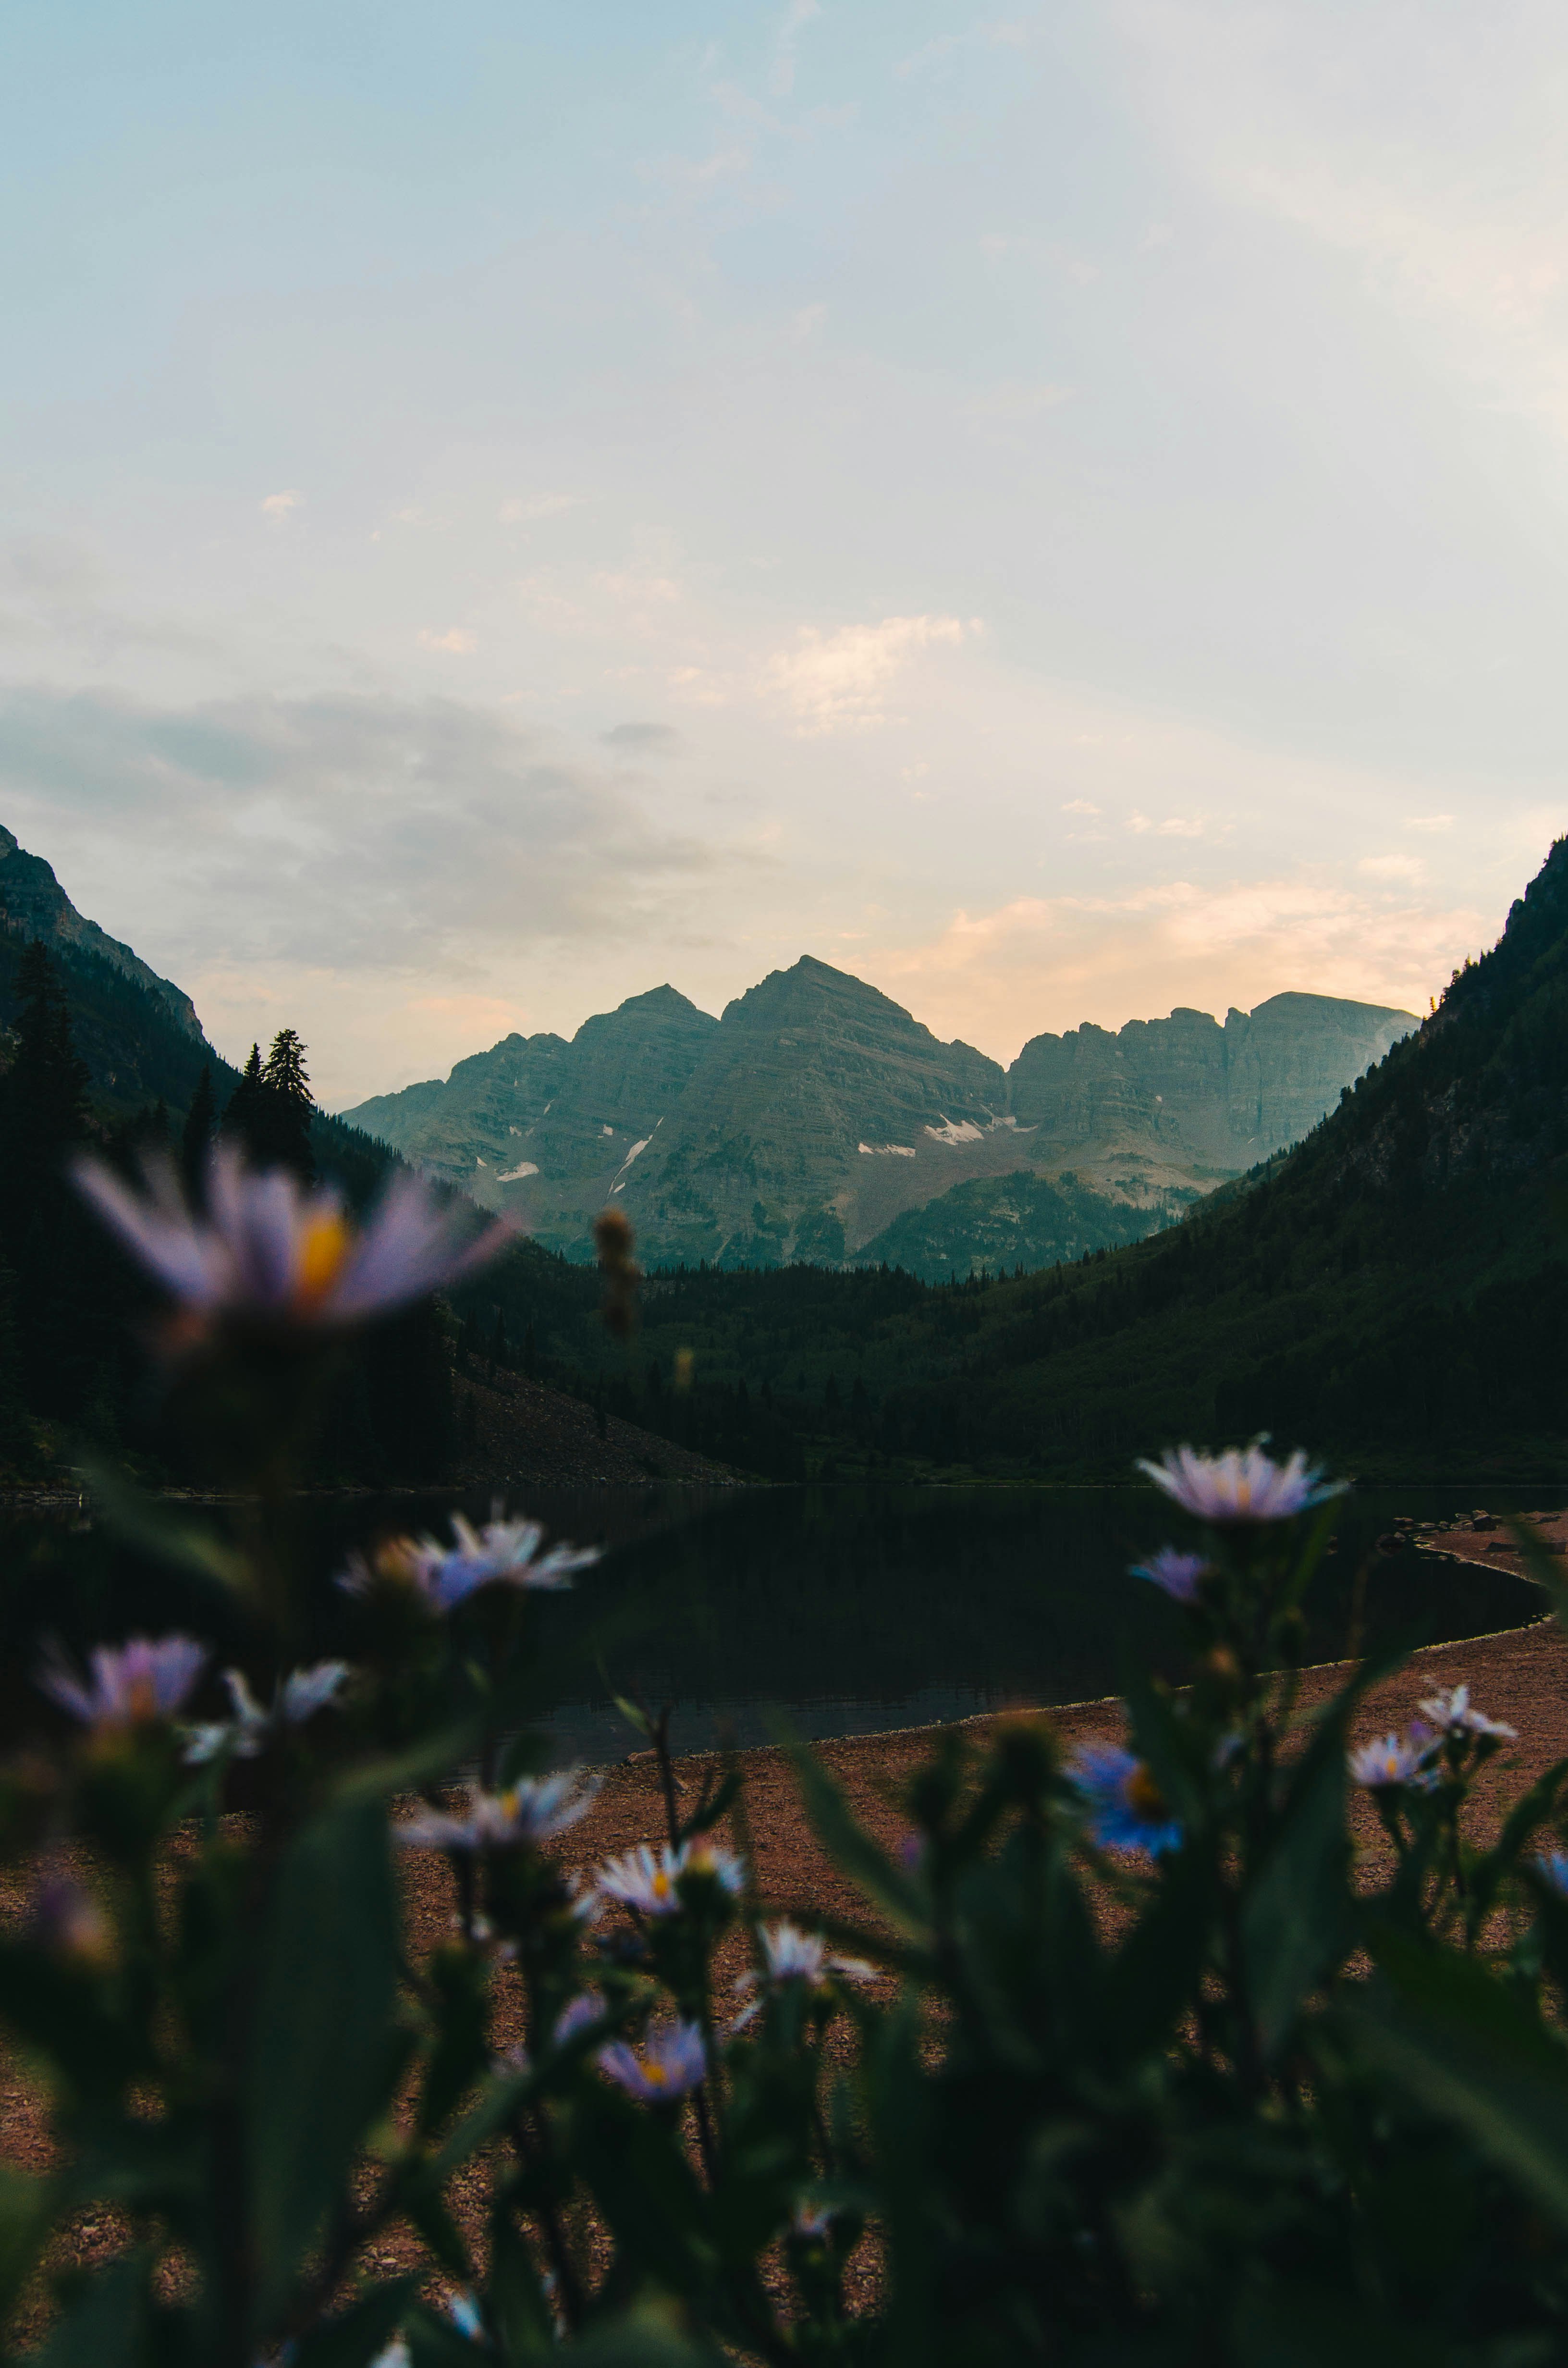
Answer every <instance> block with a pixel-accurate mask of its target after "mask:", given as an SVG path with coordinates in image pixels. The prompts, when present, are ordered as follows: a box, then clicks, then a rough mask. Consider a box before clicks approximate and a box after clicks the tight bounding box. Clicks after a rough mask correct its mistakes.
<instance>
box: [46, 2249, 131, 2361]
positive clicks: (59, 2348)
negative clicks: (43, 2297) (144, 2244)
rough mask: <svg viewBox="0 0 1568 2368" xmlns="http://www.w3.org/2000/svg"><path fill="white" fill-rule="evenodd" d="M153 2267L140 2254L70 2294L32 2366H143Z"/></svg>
mask: <svg viewBox="0 0 1568 2368" xmlns="http://www.w3.org/2000/svg"><path fill="white" fill-rule="evenodd" d="M150 2267H151V2261H150V2259H149V2257H148V2255H147V2254H146V2253H145V2252H137V2253H126V2254H123V2255H122V2256H121V2257H120V2259H119V2260H117V2261H111V2262H110V2264H109V2266H108V2269H107V2270H101V2271H99V2272H98V2273H97V2276H96V2277H95V2278H93V2279H92V2280H91V2282H90V2283H88V2284H87V2285H86V2286H85V2287H84V2288H83V2289H82V2290H81V2291H80V2292H79V2293H78V2294H74V2295H73V2296H72V2298H71V2300H70V2302H69V2303H68V2304H67V2305H66V2307H65V2309H64V2311H63V2312H62V2315H61V2317H59V2318H58V2319H57V2320H56V2322H55V2324H54V2326H53V2327H52V2328H51V2330H50V2333H49V2337H48V2340H47V2341H46V2342H45V2343H44V2346H43V2349H42V2350H41V2351H36V2352H34V2353H33V2354H32V2356H31V2358H30V2359H29V2360H28V2368H139V2363H140V2361H141V2357H142V2336H143V2333H144V2332H145V2329H146V2324H147V2272H148V2271H149V2269H150Z"/></svg>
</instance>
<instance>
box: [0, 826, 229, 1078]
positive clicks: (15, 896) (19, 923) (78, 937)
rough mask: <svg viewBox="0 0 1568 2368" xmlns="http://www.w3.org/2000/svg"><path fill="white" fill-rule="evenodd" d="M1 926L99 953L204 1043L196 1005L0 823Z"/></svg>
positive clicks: (49, 943)
mask: <svg viewBox="0 0 1568 2368" xmlns="http://www.w3.org/2000/svg"><path fill="white" fill-rule="evenodd" d="M0 928H6V929H8V930H13V931H15V932H16V933H17V935H19V936H22V937H28V938H41V939H42V940H43V942H44V944H45V945H47V946H70V947H73V948H74V949H75V950H76V951H79V952H81V953H85V954H92V955H96V956H97V960H98V961H99V962H108V965H109V967H110V969H111V970H117V971H119V973H120V974H121V975H122V976H123V977H125V978H131V979H134V980H135V982H136V984H137V985H138V986H142V987H145V988H146V989H147V991H148V993H149V994H151V995H155V996H157V998H158V1000H159V1001H160V1003H163V1004H165V1005H166V1006H167V1008H168V1009H169V1011H170V1012H171V1013H172V1014H173V1016H174V1018H175V1019H176V1023H177V1024H178V1026H179V1027H180V1028H182V1029H183V1030H185V1033H186V1034H187V1036H190V1037H193V1038H194V1039H195V1041H196V1042H198V1043H199V1044H204V1043H205V1042H206V1039H205V1037H204V1036H203V1035H202V1032H201V1022H200V1020H199V1019H198V1018H197V1016H196V1006H195V1005H194V1004H193V1003H192V1001H191V999H190V997H189V996H188V995H186V994H184V993H182V991H181V990H180V988H178V987H177V986H176V985H173V984H172V983H171V982H170V981H169V980H168V979H166V978H160V977H159V975H158V973H157V972H156V971H155V970H153V969H151V968H150V967H149V966H148V964H147V963H146V962H143V961H142V957H141V955H140V954H136V953H132V951H131V948H130V947H129V946H123V945H121V944H120V942H119V939H118V938H111V937H110V936H109V935H108V931H107V930H105V929H100V928H99V927H98V925H97V922H96V921H89V920H87V919H85V916H83V915H82V914H80V913H78V911H77V910H76V907H75V905H73V903H72V902H71V899H70V897H69V896H68V895H67V894H65V891H64V889H63V888H62V886H61V884H60V882H59V881H58V880H57V879H56V878H55V876H54V871H53V869H52V867H51V865H50V864H48V863H46V862H45V861H44V860H43V858H42V856H41V855H29V854H28V851H27V849H26V848H24V847H23V846H22V845H21V844H20V842H19V841H18V840H17V837H16V836H15V834H14V833H13V832H11V831H9V830H7V829H6V826H5V825H4V824H3V823H0Z"/></svg>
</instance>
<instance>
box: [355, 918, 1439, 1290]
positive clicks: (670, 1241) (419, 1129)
mask: <svg viewBox="0 0 1568 2368" xmlns="http://www.w3.org/2000/svg"><path fill="white" fill-rule="evenodd" d="M1412 1024H1413V1023H1412V1022H1411V1019H1410V1017H1409V1015H1408V1014H1407V1013H1403V1012H1387V1011H1378V1010H1376V1009H1374V1008H1371V1007H1369V1006H1366V1005H1362V1004H1352V1003H1346V1002H1343V1001H1340V1000H1339V999H1337V998H1335V997H1333V996H1311V995H1294V994H1292V995H1284V996H1271V997H1270V998H1269V1000H1268V1002H1267V1003H1266V1004H1260V1005H1259V1006H1258V1008H1257V1010H1256V1012H1254V1013H1251V1014H1249V1013H1246V1012H1241V1011H1233V1012H1232V1013H1230V1014H1229V1016H1228V1017H1227V1019H1226V1020H1225V1022H1224V1024H1223V1025H1222V1026H1221V1023H1220V1022H1219V1021H1218V1020H1216V1019H1214V1018H1213V1017H1212V1015H1211V1014H1210V1013H1209V1012H1206V1011H1195V1010H1188V1009H1178V1010H1176V1011H1175V1012H1173V1013H1172V1014H1171V1015H1170V1017H1169V1018H1168V1019H1157V1020H1131V1021H1129V1023H1128V1024H1127V1026H1126V1027H1125V1028H1123V1029H1122V1030H1119V1032H1117V1033H1115V1034H1113V1033H1111V1032H1110V1031H1109V1030H1106V1029H1102V1028H1096V1027H1093V1026H1085V1027H1084V1028H1080V1029H1073V1030H1068V1031H1067V1033H1066V1034H1065V1035H1064V1036H1051V1035H1043V1036H1038V1037H1036V1038H1034V1039H1033V1040H1031V1042H1029V1043H1028V1044H1027V1045H1026V1046H1025V1048H1024V1050H1023V1052H1022V1053H1021V1054H1020V1055H1019V1057H1018V1059H1017V1061H1016V1062H1015V1063H1014V1064H1013V1068H1012V1070H1011V1071H1010V1072H1008V1071H1005V1070H1004V1069H1003V1068H1002V1067H1001V1066H1000V1064H998V1063H997V1062H995V1061H993V1060H990V1059H988V1058H987V1056H986V1055H985V1054H984V1053H979V1052H977V1051H975V1049H974V1048H973V1046H972V1045H969V1044H965V1043H962V1042H952V1043H944V1042H942V1041H941V1040H940V1039H939V1038H938V1037H937V1036H935V1035H934V1034H933V1033H932V1031H931V1030H930V1029H928V1028H927V1027H926V1026H925V1025H924V1024H923V1022H921V1021H920V1020H918V1019H915V1016H914V1015H913V1013H911V1012H909V1011H907V1010H906V1009H905V1008H904V1007H903V1005H902V1004H900V1003H896V1002H894V1000H893V999H892V996H888V995H884V994H883V993H882V992H881V989H880V988H878V987H875V986H871V985H868V983H867V982H866V981H865V980H864V979H860V978H857V977H855V975H854V974H853V973H851V972H849V971H844V970H839V969H836V968H835V966H834V965H833V964H832V963H831V962H823V961H822V960H820V959H819V958H818V957H817V956H816V955H814V954H802V955H801V958H800V960H799V961H798V962H791V963H790V965H789V966H788V968H786V969H782V970H775V971H770V972H769V973H767V976H766V977H765V978H763V979H760V980H759V981H758V982H757V984H756V985H755V986H752V987H748V988H747V989H746V991H745V993H744V995H739V996H735V997H733V1000H732V1001H730V1002H729V1003H727V1004H726V1005H725V1006H724V1008H723V1011H722V1014H721V1015H720V1017H719V1018H718V1019H712V1018H711V1017H710V1015H709V1014H708V1013H706V1012H703V1011H700V1010H699V1009H698V1008H697V1007H696V1006H695V1005H694V1004H692V1003H690V1002H689V1001H688V1000H687V997H686V996H683V995H681V994H679V993H677V991H676V989H675V988H674V987H673V986H670V985H667V984H666V985H664V986H660V987H654V988H653V989H652V990H651V991H650V992H649V993H647V994H645V995H638V996H628V997H627V999H626V1000H625V1001H624V1002H623V1003H621V1004H619V1006H618V1007H617V1008H616V1009H615V1010H614V1011H609V1012H602V1013H599V1014H597V1015H596V1016H595V1017H594V1018H593V1019H586V1020H585V1021H584V1023H583V1025H582V1026H581V1027H580V1028H579V1029H578V1030H577V1032H576V1034H575V1035H574V1037H573V1038H572V1040H571V1042H570V1043H567V1042H565V1041H564V1040H563V1039H562V1038H561V1037H559V1036H536V1037H519V1036H512V1037H508V1038H506V1039H504V1040H503V1041H502V1042H501V1043H499V1044H496V1045H494V1046H492V1048H491V1050H490V1051H489V1052H488V1053H476V1054H474V1055H472V1057H471V1058H470V1059H469V1060H467V1061H462V1062H460V1063H459V1064H457V1066H456V1067H455V1068H454V1069H453V1071H452V1073H451V1076H450V1078H449V1081H448V1083H447V1085H446V1086H445V1087H442V1086H439V1085H429V1086H419V1087H410V1088H408V1089H407V1090H405V1092H403V1094H397V1095H388V1096H385V1097H382V1098H381V1099H379V1100H377V1101H374V1102H367V1103H364V1104H362V1105H361V1106H360V1107H359V1108H358V1110H354V1111H352V1112H349V1113H347V1115H348V1116H350V1117H351V1118H352V1119H353V1121H355V1123H356V1124H358V1125H360V1126H363V1127H365V1128H367V1129H368V1130H369V1131H370V1132H371V1133H378V1134H381V1136H382V1137H383V1138H384V1139H385V1140H387V1141H388V1142H391V1143H392V1144H395V1145H396V1147H397V1148H398V1149H400V1150H402V1151H403V1152H404V1153H405V1154H406V1155H407V1156H410V1157H412V1158H415V1159H417V1160H419V1161H421V1162H422V1163H423V1164H424V1165H426V1166H427V1167H433V1168H435V1169H437V1171H438V1172H440V1173H441V1174H443V1175H446V1176H449V1177H450V1178H452V1179H453V1180H455V1181H460V1182H461V1183H463V1184H464V1185H465V1186H466V1187H467V1188H468V1189H469V1190H472V1191H474V1192H476V1193H478V1194H479V1195H480V1197H482V1198H483V1199H487V1200H489V1201H492V1202H494V1203H495V1204H496V1205H500V1206H504V1207H508V1208H511V1209H514V1210H515V1211H516V1212H517V1213H518V1214H519V1215H521V1216H522V1217H523V1219H524V1221H525V1222H526V1223H527V1224H528V1225H529V1226H530V1227H531V1228H532V1229H533V1230H534V1231H535V1232H536V1233H537V1234H538V1235H540V1238H541V1239H542V1240H544V1241H546V1242H547V1243H549V1244H550V1245H551V1247H557V1248H562V1249H565V1250H567V1251H568V1252H569V1253H571V1254H574V1255H585V1254H586V1251H587V1247H588V1227H589V1224H590V1223H591V1221H592V1218H593V1216H594V1213H595V1212H596V1211H597V1208H599V1207H600V1206H602V1204H603V1202H604V1201H605V1200H606V1199H614V1200H617V1201H619V1202H620V1203H621V1205H622V1206H623V1207H624V1208H625V1209H626V1211H627V1212H628V1214H629V1215H630V1216H631V1219H632V1221H633V1223H634V1224H635V1225H636V1227H637V1230H638V1234H639V1236H640V1238H641V1240H642V1245H643V1250H644V1255H645V1256H646V1257H647V1258H649V1259H650V1260H653V1261H659V1260H665V1261H670V1260H679V1259H681V1258H684V1259H686V1260H687V1263H690V1264H695V1263H696V1262H697V1261H698V1260H699V1259H700V1258H707V1259H709V1260H710V1261H711V1260H718V1261H719V1262H720V1263H728V1264H747V1265H773V1264H777V1263H778V1261H779V1260H781V1259H789V1258H813V1259H817V1260H821V1261H824V1262H827V1263H835V1262H837V1261H840V1260H842V1259H843V1258H846V1257H853V1256H855V1255H856V1254H857V1252H858V1251H859V1250H860V1249H861V1248H862V1247H865V1246H868V1245H871V1246H873V1247H874V1244H875V1243H876V1242H879V1241H881V1239H883V1238H884V1237H885V1236H886V1235H887V1228H888V1227H889V1226H890V1224H893V1223H894V1222H895V1221H897V1220H898V1219H899V1218H900V1217H901V1215H902V1214H903V1212H907V1211H911V1210H916V1209H922V1208H925V1207H926V1205H927V1204H929V1203H933V1202H935V1201H937V1200H939V1199H940V1198H941V1197H942V1196H943V1195H944V1194H947V1193H949V1192H952V1191H953V1190H956V1189H958V1188H960V1187H971V1186H974V1187H978V1186H979V1185H980V1184H982V1183H985V1184H986V1192H983V1193H981V1194H980V1195H979V1197H978V1198H977V1197H976V1194H975V1192H974V1191H971V1194H970V1199H969V1200H968V1201H964V1202H963V1203H962V1210H961V1211H960V1217H961V1216H962V1211H968V1210H969V1209H970V1208H971V1203H972V1206H973V1208H974V1209H975V1210H976V1211H978V1210H979V1209H980V1207H981V1203H982V1201H983V1202H984V1205H985V1212H986V1213H985V1216H984V1226H985V1229H986V1231H985V1241H986V1246H987V1248H988V1250H989V1247H990V1245H991V1241H992V1236H993V1235H995V1234H996V1232H997V1228H998V1226H999V1225H1000V1226H1001V1227H1002V1228H1003V1230H1005V1229H1006V1224H1013V1223H1015V1222H1017V1224H1022V1223H1023V1219H1022V1218H1021V1217H1018V1218H1017V1220H1015V1219H1014V1218H1011V1217H1005V1216H1001V1215H999V1214H998V1212H999V1211H1001V1210H1002V1209H1003V1207H1004V1205H1006V1208H1008V1209H1011V1208H1013V1207H1014V1205H1015V1204H1017V1208H1018V1209H1020V1210H1021V1209H1023V1208H1024V1207H1025V1206H1026V1204H1027V1205H1028V1206H1031V1207H1032V1206H1033V1205H1034V1203H1033V1201H1030V1199H1029V1196H1028V1194H1027V1193H1026V1194H1022V1195H1020V1194H1018V1193H1017V1192H1013V1193H1011V1194H1008V1193H1005V1192H1004V1193H1002V1194H1001V1197H1000V1199H998V1198H997V1196H996V1194H995V1193H990V1184H992V1183H994V1184H996V1185H997V1186H998V1187H1000V1184H1001V1182H1002V1181H1003V1180H1004V1179H1006V1178H1008V1177H1013V1178H1017V1177H1018V1176H1019V1173H1020V1171H1027V1173H1028V1174H1029V1175H1033V1176H1036V1177H1044V1178H1055V1177H1059V1176H1062V1175H1064V1174H1067V1173H1068V1172H1069V1171H1071V1172H1072V1173H1073V1174H1074V1176H1075V1178H1077V1184H1076V1186H1075V1188H1074V1189H1077V1190H1083V1191H1086V1192H1087V1194H1088V1196H1089V1199H1090V1200H1091V1201H1092V1200H1093V1199H1094V1198H1095V1196H1096V1194H1097V1195H1099V1196H1100V1200H1101V1203H1102V1205H1107V1206H1108V1202H1109V1201H1111V1200H1114V1201H1116V1203H1117V1218H1116V1224H1115V1225H1114V1226H1111V1227H1110V1228H1109V1230H1108V1233H1107V1236H1106V1237H1107V1238H1124V1237H1125V1227H1126V1224H1127V1222H1128V1221H1129V1212H1131V1215H1132V1219H1133V1220H1134V1221H1135V1229H1136V1224H1142V1226H1143V1227H1144V1229H1145V1230H1147V1228H1148V1227H1149V1226H1152V1225H1153V1224H1157V1223H1159V1222H1161V1221H1162V1220H1163V1219H1164V1217H1165V1216H1166V1215H1168V1214H1169V1213H1171V1212H1173V1211H1174V1210H1176V1209H1177V1208H1179V1207H1181V1206H1183V1205H1185V1203H1186V1201H1189V1200H1190V1199H1192V1198H1193V1197H1194V1196H1195V1195H1196V1193H1197V1192H1199V1190H1206V1189H1208V1188H1209V1187H1210V1186H1211V1185H1213V1184H1215V1183H1218V1182H1220V1181H1221V1180H1222V1179H1223V1178H1226V1177H1229V1176H1233V1175H1236V1174H1237V1173H1239V1172H1240V1171H1241V1170H1242V1169H1244V1168H1245V1167H1250V1166H1251V1165H1252V1164H1253V1163H1254V1162H1255V1161H1256V1159H1258V1158H1259V1157H1261V1156H1264V1155H1265V1154H1267V1152H1269V1151H1273V1150H1276V1149H1278V1148H1279V1147H1280V1146H1281V1145H1282V1144H1285V1143H1289V1142H1291V1141H1294V1140H1296V1139H1297V1138H1298V1137H1299V1136H1300V1135H1301V1134H1303V1133H1306V1131H1307V1130H1308V1129H1309V1128H1310V1127H1311V1126H1312V1125H1314V1124H1315V1123H1316V1121H1317V1120H1318V1119H1319V1118H1321V1117H1322V1115H1323V1113H1324V1110H1326V1109H1328V1108H1329V1107H1330V1105H1331V1104H1332V1103H1333V1102H1334V1101H1335V1099H1337V1097H1338V1094H1339V1091H1340V1088H1341V1087H1343V1086H1345V1085H1346V1084H1348V1083H1349V1082H1350V1080H1351V1079H1352V1078H1353V1077H1355V1076H1358V1075H1359V1074H1360V1072H1361V1071H1362V1070H1363V1069H1364V1068H1366V1067H1367V1066H1368V1064H1369V1063H1370V1062H1372V1061H1375V1060H1377V1059H1379V1058H1380V1057H1381V1054H1382V1053H1384V1052H1385V1051H1386V1050H1387V1048H1388V1045H1389V1044H1390V1043H1391V1042H1392V1041H1393V1039H1394V1038H1395V1037H1396V1036H1399V1035H1401V1034H1403V1032H1404V1031H1405V1030H1406V1029H1407V1028H1408V1027H1410V1026H1411V1025H1412ZM987 1179H989V1182H987ZM987 1193H990V1197H989V1198H987ZM1036 1197H1037V1198H1038V1196H1036ZM1053 1205H1054V1204H1053ZM962 1222H963V1223H967V1222H968V1219H967V1218H963V1219H962ZM976 1222H977V1223H978V1222H979V1219H978V1217H977V1218H976ZM955 1224H957V1226H958V1231H960V1232H961V1231H962V1223H959V1222H958V1220H957V1219H955ZM1037 1230H1038V1229H1037ZM938 1235H939V1237H940V1239H941V1240H942V1242H943V1243H947V1242H948V1241H949V1237H954V1238H956V1235H955V1227H954V1225H953V1224H946V1223H945V1222H944V1223H943V1224H940V1225H938V1226H937V1228H936V1229H935V1231H933V1233H932V1239H933V1240H936V1239H937V1237H938ZM901 1238H902V1237H901ZM1029 1238H1030V1239H1031V1240H1032V1239H1033V1235H1030V1237H1029ZM976 1239H977V1241H978V1239H979V1236H978V1235H977V1236H976ZM1020 1247H1027V1245H1026V1244H1025V1243H1024V1241H1023V1238H1022V1236H1021V1235H1020Z"/></svg>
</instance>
